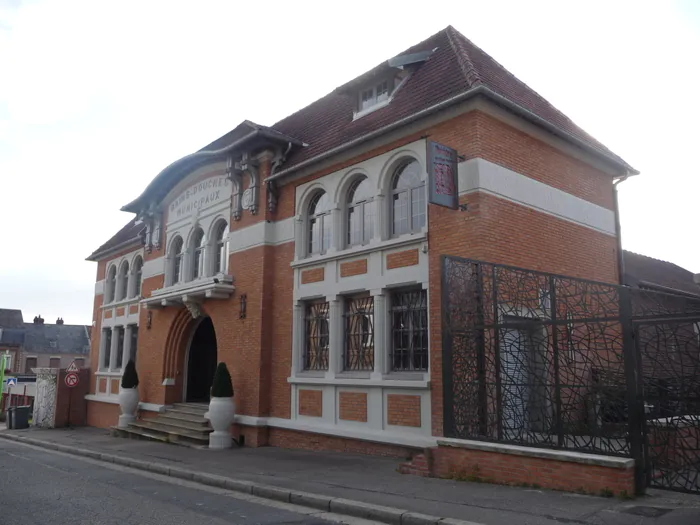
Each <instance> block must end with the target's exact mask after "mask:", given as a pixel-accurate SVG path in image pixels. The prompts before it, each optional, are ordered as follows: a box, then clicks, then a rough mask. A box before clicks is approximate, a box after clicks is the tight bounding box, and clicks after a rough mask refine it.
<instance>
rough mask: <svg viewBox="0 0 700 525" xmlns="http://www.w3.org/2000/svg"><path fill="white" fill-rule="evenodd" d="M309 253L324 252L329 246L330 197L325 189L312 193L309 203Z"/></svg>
mask: <svg viewBox="0 0 700 525" xmlns="http://www.w3.org/2000/svg"><path fill="white" fill-rule="evenodd" d="M308 217H309V230H308V231H309V243H308V246H309V255H313V254H316V253H326V251H327V250H328V248H330V246H331V228H332V227H333V223H332V221H331V199H330V198H329V197H328V194H327V193H326V192H325V191H320V192H318V193H317V194H316V195H314V197H313V199H311V203H310V204H309V216H308Z"/></svg>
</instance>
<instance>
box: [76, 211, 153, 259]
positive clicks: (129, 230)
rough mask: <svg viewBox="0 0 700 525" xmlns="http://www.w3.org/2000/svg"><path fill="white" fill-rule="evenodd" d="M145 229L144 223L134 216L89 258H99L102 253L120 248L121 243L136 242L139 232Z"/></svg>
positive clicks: (126, 244)
mask: <svg viewBox="0 0 700 525" xmlns="http://www.w3.org/2000/svg"><path fill="white" fill-rule="evenodd" d="M143 229H144V225H143V224H142V223H140V222H138V221H137V219H136V217H134V218H133V219H131V220H130V221H129V222H128V223H127V224H126V225H125V226H124V227H123V228H122V229H121V230H119V231H118V232H117V233H115V234H114V235H113V236H112V238H111V239H109V240H108V241H107V242H106V243H104V244H103V245H102V246H100V247H99V248H97V250H95V251H94V252H92V253H91V254H90V255H89V256H88V258H87V260H88V261H93V260H97V259H99V258H100V255H101V254H103V253H107V252H110V251H112V250H114V249H115V248H118V247H119V246H120V245H125V246H128V244H131V243H133V244H136V242H137V241H138V238H139V234H140V233H141V230H143Z"/></svg>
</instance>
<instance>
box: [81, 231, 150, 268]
mask: <svg viewBox="0 0 700 525" xmlns="http://www.w3.org/2000/svg"><path fill="white" fill-rule="evenodd" d="M140 242H141V237H139V236H136V237H132V238H131V239H128V240H126V241H124V242H120V243H119V244H117V245H116V246H110V247H109V248H107V249H106V250H102V251H101V252H95V253H93V254H92V255H90V256H89V257H87V258H86V259H85V260H86V261H93V262H97V261H99V260H100V259H102V258H103V257H104V256H105V255H109V254H110V253H114V252H118V251H119V250H123V249H124V248H127V247H129V246H131V245H132V244H136V243H140Z"/></svg>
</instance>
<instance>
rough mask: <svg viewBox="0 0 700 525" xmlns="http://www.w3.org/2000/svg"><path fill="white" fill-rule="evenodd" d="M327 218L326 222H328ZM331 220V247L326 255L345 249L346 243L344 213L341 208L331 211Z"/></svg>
mask: <svg viewBox="0 0 700 525" xmlns="http://www.w3.org/2000/svg"><path fill="white" fill-rule="evenodd" d="M328 218H329V217H328V216H326V218H325V219H326V220H328ZM330 220H331V221H332V225H331V246H330V248H329V250H328V251H327V252H326V253H333V252H336V251H338V250H342V249H343V248H345V243H344V242H343V212H342V210H341V209H340V208H333V209H332V210H331V215H330Z"/></svg>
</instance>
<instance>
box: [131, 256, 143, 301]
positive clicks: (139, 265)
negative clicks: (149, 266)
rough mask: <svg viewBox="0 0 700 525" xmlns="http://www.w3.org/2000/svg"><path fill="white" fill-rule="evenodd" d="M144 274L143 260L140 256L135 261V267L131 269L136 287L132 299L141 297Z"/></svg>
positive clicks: (133, 287) (134, 286) (133, 288)
mask: <svg viewBox="0 0 700 525" xmlns="http://www.w3.org/2000/svg"><path fill="white" fill-rule="evenodd" d="M142 274H143V259H142V258H141V257H140V256H139V257H136V259H134V266H133V268H132V269H131V275H132V276H133V279H134V285H133V286H132V287H131V289H132V294H133V295H132V297H138V296H139V295H141V277H142Z"/></svg>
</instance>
